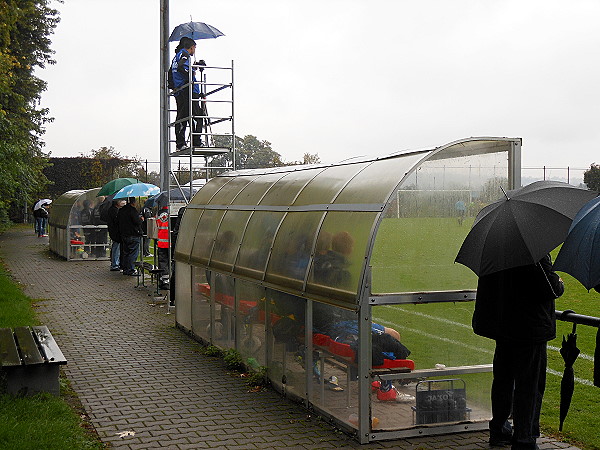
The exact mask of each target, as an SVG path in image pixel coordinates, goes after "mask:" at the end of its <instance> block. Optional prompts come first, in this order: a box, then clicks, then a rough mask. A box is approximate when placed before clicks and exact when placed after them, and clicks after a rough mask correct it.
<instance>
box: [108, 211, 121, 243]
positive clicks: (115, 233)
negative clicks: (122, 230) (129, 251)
mask: <svg viewBox="0 0 600 450" xmlns="http://www.w3.org/2000/svg"><path fill="white" fill-rule="evenodd" d="M118 217H119V208H117V207H116V205H110V208H108V222H107V224H108V235H109V236H110V239H111V240H113V241H115V242H121V235H120V234H119V219H118Z"/></svg>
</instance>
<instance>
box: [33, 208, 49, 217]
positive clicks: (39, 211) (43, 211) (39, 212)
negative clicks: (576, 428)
mask: <svg viewBox="0 0 600 450" xmlns="http://www.w3.org/2000/svg"><path fill="white" fill-rule="evenodd" d="M33 217H41V218H47V217H48V211H47V210H46V209H45V208H44V207H43V206H42V207H41V208H38V209H36V210H35V211H33Z"/></svg>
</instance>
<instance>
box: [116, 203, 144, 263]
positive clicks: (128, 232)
mask: <svg viewBox="0 0 600 450" xmlns="http://www.w3.org/2000/svg"><path fill="white" fill-rule="evenodd" d="M135 204H136V199H135V197H130V198H129V202H128V203H127V204H126V205H125V206H123V207H122V208H121V209H120V210H119V213H118V215H117V220H118V222H119V235H120V237H121V267H122V268H123V275H137V272H136V270H135V266H134V264H135V260H136V259H137V257H138V252H139V251H140V238H141V236H142V220H144V219H143V216H142V215H140V213H139V212H138V210H137V209H136V208H135Z"/></svg>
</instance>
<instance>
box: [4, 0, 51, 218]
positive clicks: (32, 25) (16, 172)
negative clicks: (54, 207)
mask: <svg viewBox="0 0 600 450" xmlns="http://www.w3.org/2000/svg"><path fill="white" fill-rule="evenodd" d="M49 3H50V1H49V0H18V1H17V0H4V1H0V191H1V192H2V197H1V198H0V222H5V221H6V219H7V212H8V211H9V210H11V211H13V212H15V211H17V208H19V207H21V206H22V205H23V204H25V203H31V202H32V201H33V200H34V198H33V196H34V195H35V194H38V193H40V192H41V191H42V189H43V188H44V186H45V185H46V184H47V182H48V180H47V179H46V178H45V177H44V175H43V173H42V170H43V168H44V167H45V166H46V165H47V158H46V155H45V154H44V153H43V152H42V148H43V145H44V143H43V141H42V139H41V137H42V135H43V134H44V131H45V130H44V125H45V124H46V123H48V122H50V121H51V120H52V119H51V118H50V117H48V110H47V109H46V108H41V107H40V106H39V105H40V99H41V94H42V92H43V91H45V90H46V83H45V82H44V81H42V80H41V79H39V78H37V77H36V76H35V75H34V70H35V69H36V68H37V67H39V68H44V67H45V66H46V64H54V63H55V61H54V60H53V59H52V54H53V53H54V52H53V51H52V50H51V49H50V39H49V36H50V34H52V33H53V32H54V28H55V27H56V25H57V24H58V21H59V17H58V11H57V10H55V9H52V8H50V7H49V6H48V5H49Z"/></svg>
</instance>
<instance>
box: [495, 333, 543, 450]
mask: <svg viewBox="0 0 600 450" xmlns="http://www.w3.org/2000/svg"><path fill="white" fill-rule="evenodd" d="M546 347H547V343H546V342H543V343H520V342H502V341H496V351H495V353H494V381H493V382H492V420H491V421H490V435H491V436H493V435H496V436H498V435H501V434H505V433H506V430H507V428H508V429H510V427H507V420H508V418H509V416H510V414H511V411H512V416H513V437H512V448H513V449H528V448H535V445H536V439H537V438H538V437H539V436H540V410H541V407H542V398H543V396H544V390H545V388H546V365H547V353H546Z"/></svg>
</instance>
